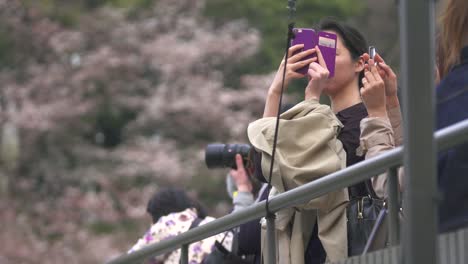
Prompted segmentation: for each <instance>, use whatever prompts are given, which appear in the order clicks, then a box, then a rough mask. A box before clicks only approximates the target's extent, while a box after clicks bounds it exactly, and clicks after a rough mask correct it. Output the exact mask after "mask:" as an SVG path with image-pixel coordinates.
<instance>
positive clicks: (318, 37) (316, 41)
mask: <svg viewBox="0 0 468 264" xmlns="http://www.w3.org/2000/svg"><path fill="white" fill-rule="evenodd" d="M293 32H294V36H295V37H294V39H293V40H292V41H291V46H293V45H296V44H304V48H303V50H309V49H312V48H314V47H315V46H316V45H318V46H319V48H320V51H322V55H323V59H324V60H325V63H326V64H327V68H328V71H329V72H330V75H329V78H330V77H333V76H334V75H335V58H336V34H333V33H329V32H324V31H320V32H318V34H317V33H316V32H315V30H313V29H311V28H294V29H293ZM316 56H317V55H316V54H313V55H311V56H308V57H306V58H304V60H305V59H309V58H313V57H316ZM308 68H309V66H308V65H307V66H306V67H303V68H300V69H299V70H297V72H299V73H302V74H306V73H307V69H308Z"/></svg>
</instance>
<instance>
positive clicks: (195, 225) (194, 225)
mask: <svg viewBox="0 0 468 264" xmlns="http://www.w3.org/2000/svg"><path fill="white" fill-rule="evenodd" d="M201 221H203V219H201V218H200V217H197V218H195V220H193V222H192V224H191V225H190V227H189V230H190V229H192V228H195V227H197V226H199V225H200V223H201ZM229 232H231V231H227V232H226V233H224V237H223V239H221V242H219V243H220V244H221V245H222V244H223V242H224V240H225V239H226V237H227V235H228V233H229Z"/></svg>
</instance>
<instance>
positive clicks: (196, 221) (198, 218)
mask: <svg viewBox="0 0 468 264" xmlns="http://www.w3.org/2000/svg"><path fill="white" fill-rule="evenodd" d="M201 221H203V219H201V218H200V217H197V218H195V220H193V222H192V224H191V225H190V227H189V230H190V229H192V228H195V227H197V226H198V225H200V223H201Z"/></svg>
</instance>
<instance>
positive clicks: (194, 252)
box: [128, 208, 232, 264]
mask: <svg viewBox="0 0 468 264" xmlns="http://www.w3.org/2000/svg"><path fill="white" fill-rule="evenodd" d="M195 219H197V212H196V210H195V209H192V208H191V209H186V210H185V211H182V212H177V213H172V214H169V215H166V216H163V217H161V218H160V219H159V220H158V222H156V223H155V224H154V225H152V226H151V228H150V229H149V230H148V231H147V232H146V233H145V235H144V236H143V237H142V238H141V239H139V240H138V242H137V243H136V244H135V245H134V246H133V247H132V248H131V249H130V250H129V251H128V253H132V252H134V251H136V250H139V249H141V248H143V247H145V246H148V245H150V244H153V243H157V242H159V241H161V240H164V239H168V238H171V237H174V236H177V235H180V234H182V233H183V232H186V231H187V230H189V229H190V226H191V225H192V222H193V221H194V220H195ZM213 220H214V218H213V217H206V218H205V219H203V220H202V221H201V222H200V224H199V225H203V224H206V223H208V222H210V221H213ZM224 237H225V233H221V234H218V235H215V236H212V237H209V238H207V239H205V240H202V241H198V242H195V243H193V244H191V245H190V246H189V263H190V264H197V263H202V261H203V258H204V257H205V256H206V255H208V254H209V253H210V252H211V250H212V248H213V246H214V243H215V241H216V240H218V241H220V242H221V241H222V240H223V238H224ZM223 245H224V246H225V247H226V248H227V249H231V247H232V233H228V235H227V236H226V238H225V239H224V241H223ZM179 261H180V249H178V250H176V251H173V252H171V253H169V254H165V255H161V256H157V257H155V258H153V259H152V260H151V262H150V263H164V264H179V263H180V262H179Z"/></svg>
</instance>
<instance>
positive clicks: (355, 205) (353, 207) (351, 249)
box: [346, 180, 385, 256]
mask: <svg viewBox="0 0 468 264" xmlns="http://www.w3.org/2000/svg"><path fill="white" fill-rule="evenodd" d="M364 184H365V186H366V190H367V193H368V195H367V196H360V197H354V198H351V200H350V201H349V204H348V207H347V208H346V216H347V219H348V221H347V227H348V256H356V255H360V254H361V253H362V252H363V251H364V248H365V247H366V243H367V241H368V239H369V237H370V235H371V233H372V229H373V228H374V225H375V224H376V223H377V222H378V218H379V214H380V213H381V211H382V210H385V200H384V199H381V198H379V197H377V195H376V194H375V191H374V189H373V188H372V185H371V182H370V180H366V181H365V182H364ZM375 246H376V247H380V248H384V247H385V241H383V244H382V245H375Z"/></svg>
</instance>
